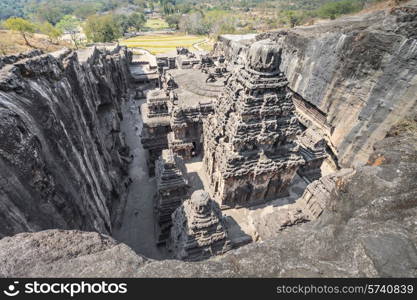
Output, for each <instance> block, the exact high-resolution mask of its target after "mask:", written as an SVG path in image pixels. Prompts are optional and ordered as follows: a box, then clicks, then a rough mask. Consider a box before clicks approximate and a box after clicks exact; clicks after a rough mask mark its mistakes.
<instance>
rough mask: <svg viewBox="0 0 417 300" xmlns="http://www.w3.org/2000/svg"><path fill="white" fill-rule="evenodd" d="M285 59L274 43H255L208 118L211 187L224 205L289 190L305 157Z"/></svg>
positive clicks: (247, 202) (264, 198) (267, 197)
mask: <svg viewBox="0 0 417 300" xmlns="http://www.w3.org/2000/svg"><path fill="white" fill-rule="evenodd" d="M279 63H280V53H279V52H278V51H277V49H276V48H275V47H274V46H273V45H269V44H261V43H255V44H254V45H252V47H251V49H250V51H249V54H248V57H247V60H246V63H245V64H244V65H243V66H241V67H239V68H236V69H235V71H234V73H233V74H232V75H231V77H230V78H228V79H227V80H226V87H225V91H224V93H223V94H222V95H221V96H220V97H219V98H218V99H217V100H216V103H215V106H214V107H215V113H214V114H213V115H211V116H209V117H208V118H207V120H206V121H205V123H204V137H205V144H204V146H205V147H204V150H205V157H204V166H205V170H206V173H207V175H208V176H207V178H209V179H210V181H211V182H210V192H211V195H212V196H213V198H214V199H216V201H218V202H219V203H220V204H221V205H222V206H224V207H234V206H250V205H255V204H260V203H263V202H265V201H267V200H270V199H274V198H278V197H281V196H285V195H287V186H288V185H289V183H290V182H291V180H292V178H293V176H294V175H295V172H296V171H297V169H298V167H299V166H301V165H303V164H304V163H305V161H304V159H303V157H302V155H301V154H300V147H299V144H298V141H297V136H298V135H300V134H301V132H302V127H301V125H300V124H299V122H298V119H297V117H296V115H295V107H294V104H293V102H292V94H291V93H290V92H289V90H288V89H287V84H288V81H287V79H286V78H285V76H284V74H283V73H282V72H281V71H280V70H279Z"/></svg>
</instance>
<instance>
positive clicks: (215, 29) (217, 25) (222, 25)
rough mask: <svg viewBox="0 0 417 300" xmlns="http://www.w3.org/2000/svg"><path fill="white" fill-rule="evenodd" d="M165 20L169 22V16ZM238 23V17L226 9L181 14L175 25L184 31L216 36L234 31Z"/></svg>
mask: <svg viewBox="0 0 417 300" xmlns="http://www.w3.org/2000/svg"><path fill="white" fill-rule="evenodd" d="M167 22H168V24H170V19H169V18H167ZM238 23H239V20H238V17H237V16H236V15H234V14H232V13H231V12H228V11H224V10H210V11H206V12H204V11H202V10H198V11H193V12H191V13H189V14H186V15H182V16H181V17H180V18H179V19H178V23H177V24H176V26H177V28H178V29H179V30H181V31H183V32H186V33H191V34H199V35H207V34H208V35H211V36H218V35H220V34H224V33H235V32H236V28H237V25H238ZM170 25H171V24H170Z"/></svg>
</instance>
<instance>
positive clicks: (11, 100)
mask: <svg viewBox="0 0 417 300" xmlns="http://www.w3.org/2000/svg"><path fill="white" fill-rule="evenodd" d="M130 59H131V58H130V53H129V52H128V51H127V50H126V49H125V48H121V47H118V46H107V47H105V46H103V47H94V48H89V49H85V50H82V51H79V52H78V53H77V52H72V51H69V50H63V51H60V52H56V53H52V54H42V53H39V52H33V53H30V54H27V55H20V56H19V57H11V58H10V57H9V58H8V59H3V60H2V62H1V65H0V124H1V127H0V169H1V172H0V237H2V236H5V235H12V234H15V233H17V232H22V231H38V230H42V229H48V228H63V229H82V230H94V231H99V232H102V233H110V232H111V228H112V222H114V221H115V218H117V215H118V212H119V210H120V209H121V207H123V204H124V203H123V196H122V195H123V192H124V190H125V188H126V183H125V181H126V172H125V170H126V162H125V161H124V160H123V156H124V155H127V154H128V149H127V147H126V146H125V144H124V139H123V136H122V135H121V133H120V130H119V123H120V119H121V118H122V113H121V109H120V104H121V102H122V101H123V98H124V97H125V96H126V93H127V84H128V77H127V76H128V62H129V61H130Z"/></svg>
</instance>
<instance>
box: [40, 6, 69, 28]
mask: <svg viewBox="0 0 417 300" xmlns="http://www.w3.org/2000/svg"><path fill="white" fill-rule="evenodd" d="M35 15H36V17H37V19H38V20H39V21H46V22H49V23H51V24H52V25H56V24H57V23H58V22H59V20H61V18H62V17H63V16H64V15H65V12H64V11H63V8H62V7H59V6H58V5H57V3H55V2H53V3H43V4H41V5H40V6H38V7H36V8H35Z"/></svg>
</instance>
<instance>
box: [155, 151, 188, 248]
mask: <svg viewBox="0 0 417 300" xmlns="http://www.w3.org/2000/svg"><path fill="white" fill-rule="evenodd" d="M184 173H185V166H184V163H183V161H182V159H181V158H180V157H178V156H177V155H175V154H174V153H173V152H172V150H170V149H165V150H163V151H162V155H161V157H160V158H159V160H158V161H157V163H156V174H155V175H156V178H157V194H156V195H155V218H156V223H157V224H158V225H157V228H156V229H155V230H156V237H157V244H159V245H160V244H164V243H166V241H167V239H168V238H169V233H170V230H171V226H172V219H171V215H172V213H173V212H174V211H175V210H176V209H177V208H178V207H179V206H180V205H181V203H182V201H183V200H185V199H186V198H187V196H188V191H189V185H188V182H187V180H186V179H185V177H184Z"/></svg>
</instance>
